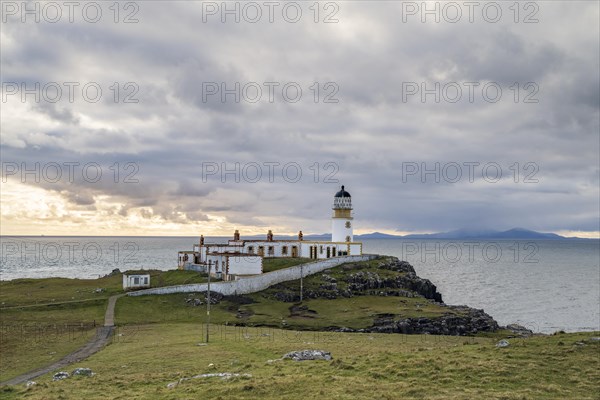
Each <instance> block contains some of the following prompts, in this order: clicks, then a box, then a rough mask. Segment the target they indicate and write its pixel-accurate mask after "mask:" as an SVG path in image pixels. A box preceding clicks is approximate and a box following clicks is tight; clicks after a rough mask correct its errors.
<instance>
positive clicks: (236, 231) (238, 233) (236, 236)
mask: <svg viewBox="0 0 600 400" xmlns="http://www.w3.org/2000/svg"><path fill="white" fill-rule="evenodd" d="M233 240H240V231H238V230H237V229H236V230H235V232H234V233H233Z"/></svg>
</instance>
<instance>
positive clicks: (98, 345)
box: [0, 294, 124, 385]
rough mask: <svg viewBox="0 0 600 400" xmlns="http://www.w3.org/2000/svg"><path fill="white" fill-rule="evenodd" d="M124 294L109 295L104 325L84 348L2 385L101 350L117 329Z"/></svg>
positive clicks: (82, 358)
mask: <svg viewBox="0 0 600 400" xmlns="http://www.w3.org/2000/svg"><path fill="white" fill-rule="evenodd" d="M123 296H124V294H117V295H114V296H111V297H109V299H108V305H107V306H106V314H105V315H104V326H102V327H100V328H98V329H97V330H96V334H95V335H94V337H93V338H91V339H90V341H89V342H87V343H86V344H85V345H84V346H83V347H82V348H80V349H78V350H75V351H74V352H72V353H71V354H68V355H66V356H65V357H63V358H61V359H60V360H58V361H56V362H55V363H53V364H51V365H48V366H46V367H42V368H39V369H36V370H33V371H30V372H26V373H24V374H22V375H19V376H16V377H14V378H12V379H9V380H7V381H4V382H0V385H17V384H19V383H23V382H27V381H29V380H31V379H33V378H37V377H38V376H41V375H44V374H47V373H49V372H52V371H55V370H57V369H61V368H63V367H66V366H68V365H70V364H73V363H76V362H78V361H81V360H84V359H86V358H88V357H89V356H91V355H92V354H94V353H96V352H97V351H99V350H101V349H102V348H103V347H104V346H106V344H107V343H108V341H109V340H110V338H111V336H112V333H113V331H114V329H115V324H114V315H115V304H116V303H117V299H118V298H119V297H123Z"/></svg>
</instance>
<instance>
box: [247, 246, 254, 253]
mask: <svg viewBox="0 0 600 400" xmlns="http://www.w3.org/2000/svg"><path fill="white" fill-rule="evenodd" d="M248 253H250V254H254V246H248Z"/></svg>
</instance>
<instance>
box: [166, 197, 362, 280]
mask: <svg viewBox="0 0 600 400" xmlns="http://www.w3.org/2000/svg"><path fill="white" fill-rule="evenodd" d="M353 228H354V227H353V214H352V197H351V196H350V193H348V192H347V191H346V190H345V189H344V186H342V188H341V190H340V191H339V192H337V193H336V194H335V196H334V198H333V215H332V218H331V241H330V242H327V241H318V240H306V239H304V237H303V234H302V231H300V232H299V233H298V238H297V239H295V240H274V239H273V232H272V231H271V230H269V232H268V233H267V237H266V240H245V239H241V238H240V233H239V232H238V231H237V230H236V231H235V233H234V234H233V239H232V240H229V241H228V242H227V243H205V242H204V236H200V242H199V243H198V244H195V245H194V247H193V250H191V251H180V252H179V262H178V267H179V269H189V270H196V271H201V272H207V271H209V270H210V272H211V275H213V276H216V277H218V278H222V279H223V280H233V279H237V278H238V277H243V276H250V275H257V274H262V272H263V268H262V260H263V258H264V257H306V258H311V259H314V260H318V259H326V258H332V257H338V256H347V255H352V256H354V255H362V243H360V242H354V234H353Z"/></svg>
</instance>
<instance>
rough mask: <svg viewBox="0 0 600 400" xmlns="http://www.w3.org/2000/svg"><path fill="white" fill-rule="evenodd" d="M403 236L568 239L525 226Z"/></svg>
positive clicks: (410, 237)
mask: <svg viewBox="0 0 600 400" xmlns="http://www.w3.org/2000/svg"><path fill="white" fill-rule="evenodd" d="M402 237H403V238H405V239H568V238H566V237H564V236H560V235H557V234H555V233H542V232H536V231H532V230H529V229H524V228H513V229H509V230H507V231H495V230H490V229H485V230H474V229H457V230H454V231H450V232H440V233H430V234H415V235H406V236H402Z"/></svg>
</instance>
